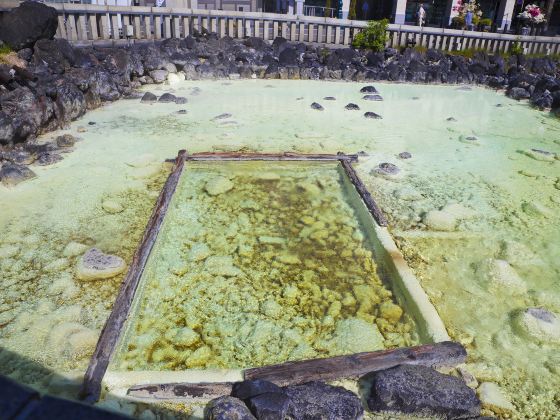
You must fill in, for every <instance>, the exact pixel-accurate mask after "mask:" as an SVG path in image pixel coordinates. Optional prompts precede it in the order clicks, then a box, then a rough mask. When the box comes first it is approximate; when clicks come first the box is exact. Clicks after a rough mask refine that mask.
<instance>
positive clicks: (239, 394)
mask: <svg viewBox="0 0 560 420" xmlns="http://www.w3.org/2000/svg"><path fill="white" fill-rule="evenodd" d="M267 392H279V393H283V392H284V391H282V388H280V387H279V386H278V385H276V384H273V383H272V382H269V381H264V380H262V379H255V380H252V381H251V380H247V381H242V382H236V383H235V384H233V387H232V390H231V396H232V397H236V398H239V399H242V400H246V399H248V398H251V397H256V396H257V395H261V394H264V393H267Z"/></svg>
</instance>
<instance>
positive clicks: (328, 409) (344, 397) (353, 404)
mask: <svg viewBox="0 0 560 420" xmlns="http://www.w3.org/2000/svg"><path fill="white" fill-rule="evenodd" d="M284 391H285V392H286V395H287V396H288V397H289V398H290V400H291V404H290V409H289V412H288V415H289V416H290V418H291V419H293V420H306V419H314V420H339V419H344V420H354V419H356V420H357V419H361V418H362V416H363V414H364V409H363V408H362V404H361V402H360V399H359V398H358V396H357V395H355V394H354V393H352V392H350V391H348V390H347V389H344V388H342V387H340V386H332V385H327V384H325V383H322V382H308V383H305V384H302V385H292V386H287V387H285V388H284Z"/></svg>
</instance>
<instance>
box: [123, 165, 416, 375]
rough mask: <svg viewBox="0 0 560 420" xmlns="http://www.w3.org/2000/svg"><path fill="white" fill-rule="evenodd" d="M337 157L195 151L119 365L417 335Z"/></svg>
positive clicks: (347, 347) (156, 366)
mask: <svg viewBox="0 0 560 420" xmlns="http://www.w3.org/2000/svg"><path fill="white" fill-rule="evenodd" d="M337 166H338V165H337V164H336V163H334V164H333V163H319V164H317V163H315V164H309V163H302V162H291V163H275V162H249V163H247V162H241V163H209V164H208V163H207V164H203V163H192V162H188V163H187V168H186V170H185V172H184V173H183V175H182V178H181V181H180V182H179V185H178V187H177V191H176V192H175V195H174V198H173V201H172V203H171V205H170V209H169V210H168V212H167V215H166V218H165V222H164V226H163V227H162V230H161V232H160V234H159V235H158V241H157V243H156V245H155V248H154V250H153V251H152V254H151V256H150V260H149V262H148V264H147V266H146V270H145V272H144V275H143V278H142V280H141V285H140V290H141V291H140V292H138V294H137V298H136V302H137V303H136V305H134V306H135V307H136V309H135V310H133V311H132V314H131V315H130V316H129V320H130V321H129V326H128V328H127V329H128V332H127V333H126V334H125V337H124V339H123V342H124V343H123V344H122V345H121V349H120V352H118V353H117V355H116V356H115V358H116V360H115V363H114V369H115V370H151V371H154V370H185V369H192V368H247V367H252V366H260V365H266V364H274V363H281V362H285V361H288V360H298V359H310V358H316V357H328V356H335V355H340V354H348V353H359V352H363V351H374V350H381V349H384V348H391V347H402V346H407V345H412V344H416V343H417V342H418V341H417V338H415V333H414V326H413V323H412V322H411V320H409V318H408V317H403V316H402V315H403V310H402V309H401V308H400V307H399V306H398V305H396V304H395V303H394V302H393V300H392V294H391V292H390V291H389V290H388V289H387V288H386V287H385V286H384V285H383V284H382V282H381V280H380V278H379V277H378V275H377V274H376V270H377V268H376V265H375V263H374V262H373V260H372V252H371V251H370V250H368V248H367V245H366V242H367V241H366V239H365V234H364V232H363V231H362V229H361V227H360V226H359V224H358V222H357V218H356V215H355V214H354V211H353V209H352V207H351V205H350V204H349V198H347V197H346V194H345V192H344V190H343V181H342V179H341V173H340V172H339V171H338V170H337ZM411 333H412V334H411ZM411 335H412V336H411Z"/></svg>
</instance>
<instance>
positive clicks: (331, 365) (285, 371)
mask: <svg viewBox="0 0 560 420" xmlns="http://www.w3.org/2000/svg"><path fill="white" fill-rule="evenodd" d="M466 359H467V352H466V351H465V349H464V347H463V346H462V345H461V344H459V343H454V342H452V341H444V342H442V343H436V344H425V345H422V346H416V347H402V348H398V349H392V350H381V351H374V352H366V353H357V354H352V355H349V356H338V357H329V358H326V359H313V360H302V361H298V362H287V363H281V364H278V365H271V366H263V367H258V368H253V369H246V370H245V371H244V372H243V376H244V378H245V379H264V380H267V381H270V382H274V383H275V384H277V385H291V384H300V383H305V382H309V381H332V380H335V379H339V378H349V377H358V376H362V375H365V374H366V373H369V372H375V371H379V370H384V369H389V368H391V367H394V366H397V365H403V364H407V365H423V366H430V367H443V366H446V367H452V366H456V365H458V364H460V363H464V362H465V360H466Z"/></svg>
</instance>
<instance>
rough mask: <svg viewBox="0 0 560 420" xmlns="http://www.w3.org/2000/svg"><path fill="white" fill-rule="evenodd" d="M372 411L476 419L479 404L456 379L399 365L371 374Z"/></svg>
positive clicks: (461, 382)
mask: <svg viewBox="0 0 560 420" xmlns="http://www.w3.org/2000/svg"><path fill="white" fill-rule="evenodd" d="M371 379H372V385H371V391H370V395H369V396H368V398H367V403H368V407H369V409H370V410H372V411H396V412H401V413H414V414H422V415H429V416H443V417H445V418H448V419H457V418H466V417H474V416H478V415H480V401H479V399H478V397H477V396H476V393H475V391H474V390H472V389H471V388H469V387H468V386H467V385H466V384H465V383H464V382H463V381H462V380H461V379H460V378H457V377H454V376H450V375H443V374H441V373H439V372H437V371H436V370H434V369H432V368H429V367H426V366H413V365H400V366H396V367H394V368H391V369H386V370H382V371H378V372H374V373H372V374H371Z"/></svg>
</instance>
